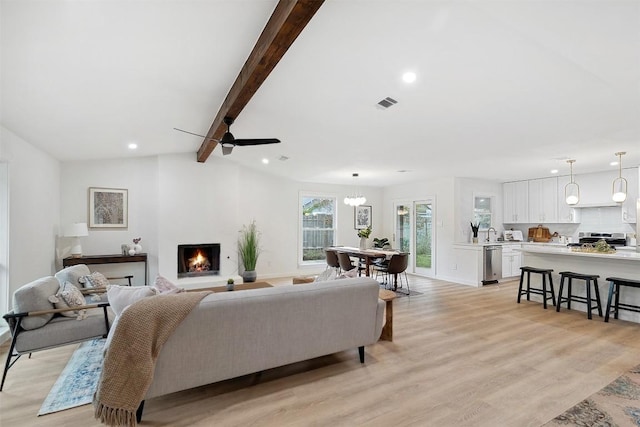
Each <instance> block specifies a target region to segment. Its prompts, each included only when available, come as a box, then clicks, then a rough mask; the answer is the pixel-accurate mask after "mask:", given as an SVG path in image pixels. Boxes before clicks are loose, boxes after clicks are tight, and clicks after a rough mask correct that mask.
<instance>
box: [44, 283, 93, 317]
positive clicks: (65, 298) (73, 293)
mask: <svg viewBox="0 0 640 427" xmlns="http://www.w3.org/2000/svg"><path fill="white" fill-rule="evenodd" d="M49 301H50V302H52V303H53V305H54V306H55V308H73V307H80V306H83V305H85V299H84V295H82V292H80V290H79V289H78V288H76V287H75V286H74V285H72V284H71V283H69V282H64V283H62V284H61V285H60V288H59V289H58V292H57V293H56V294H55V295H51V296H50V297H49ZM60 314H61V315H62V316H66V317H75V318H77V319H78V320H82V319H85V318H86V317H87V310H85V309H83V310H73V311H63V312H61V313H60Z"/></svg>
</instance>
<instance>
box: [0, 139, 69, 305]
mask: <svg viewBox="0 0 640 427" xmlns="http://www.w3.org/2000/svg"><path fill="white" fill-rule="evenodd" d="M0 161H3V162H7V163H8V170H9V295H12V294H13V292H14V291H15V290H16V289H18V288H19V287H20V286H22V285H24V284H26V283H28V282H31V281H33V280H35V279H37V278H39V277H43V276H49V275H51V274H53V273H54V272H55V263H54V258H55V256H54V254H55V241H56V235H57V234H58V224H59V223H60V221H59V219H60V163H59V162H58V161H57V160H55V159H54V158H53V157H51V156H50V155H48V154H47V153H44V152H43V151H41V150H39V149H37V148H35V147H34V146H32V145H31V144H29V143H27V142H26V141H24V140H23V139H21V138H20V137H19V136H17V135H15V134H14V133H12V132H11V131H9V130H8V129H6V128H5V127H2V126H0Z"/></svg>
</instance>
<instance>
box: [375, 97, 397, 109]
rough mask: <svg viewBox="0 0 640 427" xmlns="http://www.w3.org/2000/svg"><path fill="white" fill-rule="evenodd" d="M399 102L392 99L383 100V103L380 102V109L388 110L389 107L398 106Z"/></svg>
mask: <svg viewBox="0 0 640 427" xmlns="http://www.w3.org/2000/svg"><path fill="white" fill-rule="evenodd" d="M397 103H398V101H396V100H395V99H393V98H390V97H388V96H387V97H386V98H385V99H383V100H382V101H380V102H378V107H380V108H382V109H387V108H389V107H391V106H392V105H394V104H397Z"/></svg>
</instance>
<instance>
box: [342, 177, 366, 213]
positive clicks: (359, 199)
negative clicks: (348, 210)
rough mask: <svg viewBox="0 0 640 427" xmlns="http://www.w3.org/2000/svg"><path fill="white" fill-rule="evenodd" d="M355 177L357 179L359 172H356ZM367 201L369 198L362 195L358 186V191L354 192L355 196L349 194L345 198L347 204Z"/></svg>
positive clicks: (353, 204)
mask: <svg viewBox="0 0 640 427" xmlns="http://www.w3.org/2000/svg"><path fill="white" fill-rule="evenodd" d="M352 176H353V179H354V180H355V179H356V178H358V174H357V173H354V174H353V175H352ZM366 201H367V198H366V197H364V196H363V195H361V194H360V193H359V192H358V189H357V188H356V191H355V193H354V195H353V196H347V197H345V198H344V204H345V205H349V206H354V207H355V206H360V205H362V204H364V203H365V202H366Z"/></svg>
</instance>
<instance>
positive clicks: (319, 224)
mask: <svg viewBox="0 0 640 427" xmlns="http://www.w3.org/2000/svg"><path fill="white" fill-rule="evenodd" d="M300 214H301V217H302V218H301V222H302V239H301V240H302V262H314V261H324V260H325V255H324V248H326V247H327V246H333V245H334V242H335V233H336V198H335V197H332V196H321V195H308V194H303V195H301V197H300Z"/></svg>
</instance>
